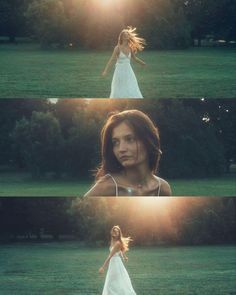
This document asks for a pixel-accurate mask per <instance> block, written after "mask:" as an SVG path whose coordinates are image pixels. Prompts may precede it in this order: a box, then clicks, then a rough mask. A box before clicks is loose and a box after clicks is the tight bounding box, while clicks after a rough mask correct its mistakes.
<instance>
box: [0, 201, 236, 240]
mask: <svg viewBox="0 0 236 295" xmlns="http://www.w3.org/2000/svg"><path fill="white" fill-rule="evenodd" d="M235 210H236V203H235V198H199V197H198V198H192V197H185V198H182V197H177V198H154V199H153V198H125V199H124V198H87V199H83V200H81V199H79V198H1V200H0V221H1V222H0V241H1V242H9V241H12V242H14V241H22V240H23V241H27V240H29V241H32V240H37V241H41V240H42V241H44V240H49V241H50V240H51V241H53V240H63V239H73V240H78V241H81V242H82V241H83V242H85V243H86V244H87V245H97V246H103V245H107V244H108V243H109V239H110V229H111V228H112V226H113V225H117V224H118V225H120V227H121V228H122V230H123V234H124V235H125V236H127V235H129V236H131V237H132V238H133V240H134V244H135V245H140V246H145V245H146V246H147V245H150V246H152V245H203V244H226V243H235V242H236V239H235V234H234V233H235V227H236V214H235V213H236V211H235Z"/></svg>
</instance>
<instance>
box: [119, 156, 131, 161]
mask: <svg viewBox="0 0 236 295" xmlns="http://www.w3.org/2000/svg"><path fill="white" fill-rule="evenodd" d="M129 159H130V157H128V156H123V157H120V160H121V161H125V160H129Z"/></svg>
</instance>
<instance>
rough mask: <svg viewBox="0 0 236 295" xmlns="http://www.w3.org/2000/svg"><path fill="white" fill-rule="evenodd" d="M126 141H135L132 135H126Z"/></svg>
mask: <svg viewBox="0 0 236 295" xmlns="http://www.w3.org/2000/svg"><path fill="white" fill-rule="evenodd" d="M127 141H128V142H134V141H135V138H134V137H128V138H127Z"/></svg>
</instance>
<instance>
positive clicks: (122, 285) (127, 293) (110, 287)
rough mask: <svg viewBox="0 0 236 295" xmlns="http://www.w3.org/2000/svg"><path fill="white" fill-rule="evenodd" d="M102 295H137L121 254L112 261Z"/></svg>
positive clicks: (117, 254) (116, 255)
mask: <svg viewBox="0 0 236 295" xmlns="http://www.w3.org/2000/svg"><path fill="white" fill-rule="evenodd" d="M111 250H112V248H110V251H111ZM102 295H136V293H135V291H134V289H133V286H132V284H131V281H130V278H129V275H128V272H127V270H126V269H125V267H124V264H123V262H122V260H121V257H120V253H119V252H117V253H115V254H114V255H113V256H112V258H111V259H110V262H109V266H108V270H107V275H106V280H105V284H104V287H103V291H102Z"/></svg>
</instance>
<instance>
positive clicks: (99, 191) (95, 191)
mask: <svg viewBox="0 0 236 295" xmlns="http://www.w3.org/2000/svg"><path fill="white" fill-rule="evenodd" d="M115 195H116V190H115V184H114V181H113V180H112V178H111V176H110V175H105V176H103V177H101V178H100V179H99V180H98V181H97V182H96V183H95V185H94V186H93V187H92V188H91V189H90V190H89V191H88V192H87V193H86V194H85V195H84V196H85V197H102V196H115Z"/></svg>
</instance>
